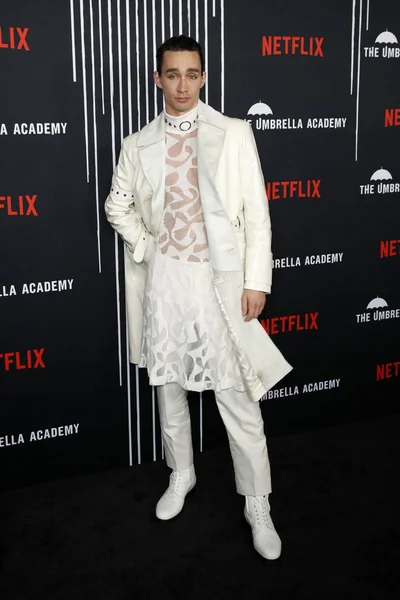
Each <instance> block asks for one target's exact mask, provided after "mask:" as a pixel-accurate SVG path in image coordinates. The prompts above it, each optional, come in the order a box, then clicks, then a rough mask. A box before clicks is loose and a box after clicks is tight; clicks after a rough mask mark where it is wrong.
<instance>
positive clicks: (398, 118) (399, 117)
mask: <svg viewBox="0 0 400 600" xmlns="http://www.w3.org/2000/svg"><path fill="white" fill-rule="evenodd" d="M385 127H400V108H386V109H385Z"/></svg>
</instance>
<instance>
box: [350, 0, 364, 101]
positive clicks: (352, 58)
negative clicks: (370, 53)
mask: <svg viewBox="0 0 400 600" xmlns="http://www.w3.org/2000/svg"><path fill="white" fill-rule="evenodd" d="M360 2H362V0H360ZM355 28H356V0H353V10H352V20H351V62H350V95H353V85H354V44H355Z"/></svg>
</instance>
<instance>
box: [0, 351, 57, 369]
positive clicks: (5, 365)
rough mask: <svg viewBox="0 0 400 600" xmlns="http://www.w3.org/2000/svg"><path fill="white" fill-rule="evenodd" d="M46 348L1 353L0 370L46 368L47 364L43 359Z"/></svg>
mask: <svg viewBox="0 0 400 600" xmlns="http://www.w3.org/2000/svg"><path fill="white" fill-rule="evenodd" d="M44 350H45V349H44V348H40V349H38V348H34V349H33V350H22V351H18V352H4V353H3V354H0V372H1V371H22V370H25V369H45V368H46V365H45V363H44V360H43V354H44Z"/></svg>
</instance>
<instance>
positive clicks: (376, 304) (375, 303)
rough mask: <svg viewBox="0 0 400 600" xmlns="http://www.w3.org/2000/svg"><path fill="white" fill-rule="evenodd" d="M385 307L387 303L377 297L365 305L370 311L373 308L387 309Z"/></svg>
mask: <svg viewBox="0 0 400 600" xmlns="http://www.w3.org/2000/svg"><path fill="white" fill-rule="evenodd" d="M387 306H388V303H387V302H386V300H384V299H383V298H379V296H377V297H376V298H374V299H373V300H371V302H370V303H369V304H368V305H367V309H371V310H372V309H373V308H387Z"/></svg>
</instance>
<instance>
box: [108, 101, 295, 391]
mask: <svg viewBox="0 0 400 600" xmlns="http://www.w3.org/2000/svg"><path fill="white" fill-rule="evenodd" d="M198 124H199V128H198V138H197V144H198V146H197V148H198V179H199V189H200V197H201V203H202V209H203V214H204V221H205V224H206V229H207V237H208V243H209V249H210V262H211V266H212V271H213V279H214V289H215V292H216V296H217V299H218V302H219V304H220V307H221V310H222V312H223V315H224V317H225V320H226V322H227V326H228V328H229V332H230V335H231V337H232V340H233V342H234V348H235V352H236V354H237V356H238V358H239V360H240V364H241V368H242V375H243V379H244V381H245V382H246V383H247V389H248V393H249V396H250V398H251V399H252V400H253V401H255V402H256V401H258V400H259V399H260V397H261V396H262V395H263V394H264V393H265V392H266V391H267V390H269V389H270V388H271V387H273V386H274V385H275V384H276V383H277V382H278V381H280V380H281V379H282V378H283V377H284V376H285V375H286V374H287V373H288V372H289V371H290V370H291V369H292V367H291V366H290V365H289V364H288V363H287V362H286V360H285V359H284V357H283V356H282V354H281V353H280V351H279V350H278V349H277V347H276V346H275V344H274V343H273V342H272V340H271V339H270V337H269V336H268V334H267V333H266V332H265V331H264V329H263V327H262V326H261V324H260V323H259V322H258V320H257V319H252V320H251V321H249V322H247V323H246V322H245V321H244V319H243V317H242V315H241V296H242V292H243V288H244V287H246V288H248V289H253V290H261V291H264V292H267V293H269V292H270V291H271V279H272V253H271V223H270V217H269V208H268V200H267V197H266V193H265V184H264V179H263V174H262V170H261V165H260V160H259V157H258V153H257V148H256V144H255V140H254V136H253V132H252V130H251V127H250V126H249V124H248V123H246V122H245V121H242V120H240V119H232V118H229V117H226V116H225V115H223V114H221V113H219V112H217V111H216V110H214V109H213V108H211V107H210V106H207V105H205V104H204V103H203V102H201V101H199V119H198ZM164 182H165V128H164V119H163V115H162V114H160V115H159V116H158V117H157V118H156V119H154V120H153V121H152V122H151V123H149V124H148V125H147V126H145V127H144V128H143V129H142V130H141V131H139V132H137V133H134V134H132V135H129V136H128V137H126V138H125V139H124V140H123V143H122V148H121V152H120V156H119V160H118V164H117V166H116V167H115V170H114V174H113V178H112V184H111V190H110V193H109V195H108V197H107V200H106V203H105V211H106V215H107V219H108V220H109V222H110V223H111V225H112V226H113V227H114V229H115V230H116V231H118V233H119V234H120V235H121V237H122V239H123V240H124V242H125V249H126V252H125V287H126V303H127V313H128V329H129V342H130V360H131V362H133V363H138V362H139V360H140V351H141V336H142V322H143V316H142V314H143V309H142V307H143V296H144V286H145V280H146V275H147V263H148V261H149V260H150V258H151V256H152V254H153V252H154V251H155V237H156V235H157V232H158V228H159V224H160V221H161V217H162V213H163V209H164V202H165V183H164Z"/></svg>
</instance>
